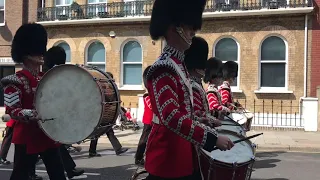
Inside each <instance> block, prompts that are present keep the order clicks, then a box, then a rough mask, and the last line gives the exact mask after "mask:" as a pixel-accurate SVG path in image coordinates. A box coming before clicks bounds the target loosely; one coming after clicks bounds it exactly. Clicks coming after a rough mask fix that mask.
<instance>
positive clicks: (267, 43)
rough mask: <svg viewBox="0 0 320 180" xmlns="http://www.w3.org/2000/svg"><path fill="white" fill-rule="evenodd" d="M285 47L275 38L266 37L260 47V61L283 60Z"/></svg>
mask: <svg viewBox="0 0 320 180" xmlns="http://www.w3.org/2000/svg"><path fill="white" fill-rule="evenodd" d="M285 59H286V45H285V44H284V41H283V40H282V39H281V38H279V37H276V36H271V37H268V38H267V39H266V40H264V41H263V43H262V45H261V60H285Z"/></svg>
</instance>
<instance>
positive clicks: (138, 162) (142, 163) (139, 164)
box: [134, 159, 144, 166]
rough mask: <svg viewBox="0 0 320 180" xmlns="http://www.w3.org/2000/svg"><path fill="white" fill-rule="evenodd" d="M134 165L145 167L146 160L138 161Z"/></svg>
mask: <svg viewBox="0 0 320 180" xmlns="http://www.w3.org/2000/svg"><path fill="white" fill-rule="evenodd" d="M134 163H135V164H136V165H138V166H144V159H141V160H138V159H136V160H135V161H134Z"/></svg>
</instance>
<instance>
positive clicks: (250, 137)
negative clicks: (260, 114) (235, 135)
mask: <svg viewBox="0 0 320 180" xmlns="http://www.w3.org/2000/svg"><path fill="white" fill-rule="evenodd" d="M262 134H263V133H260V134H255V135H252V136H248V137H246V138H243V139H239V140H236V141H233V144H237V143H240V142H242V141H246V140H249V139H252V138H255V137H258V136H261V135H262ZM217 149H219V148H218V147H215V148H214V149H213V151H214V150H217Z"/></svg>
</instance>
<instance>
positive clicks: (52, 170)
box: [10, 144, 66, 180]
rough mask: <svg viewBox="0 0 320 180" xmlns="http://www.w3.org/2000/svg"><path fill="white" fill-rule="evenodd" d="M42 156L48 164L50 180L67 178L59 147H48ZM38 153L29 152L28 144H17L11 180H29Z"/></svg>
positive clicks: (46, 164)
mask: <svg viewBox="0 0 320 180" xmlns="http://www.w3.org/2000/svg"><path fill="white" fill-rule="evenodd" d="M40 156H41V158H42V160H43V162H44V164H45V166H46V169H47V173H48V175H49V178H50V180H66V177H65V175H64V169H63V165H62V162H61V157H60V151H59V149H58V148H52V149H48V150H46V151H44V152H42V153H40ZM37 157H38V154H27V148H26V145H21V144H15V148H14V165H13V171H12V174H11V177H10V180H28V175H29V172H30V170H31V169H32V168H33V167H34V165H35V161H34V160H35V159H36V158H37Z"/></svg>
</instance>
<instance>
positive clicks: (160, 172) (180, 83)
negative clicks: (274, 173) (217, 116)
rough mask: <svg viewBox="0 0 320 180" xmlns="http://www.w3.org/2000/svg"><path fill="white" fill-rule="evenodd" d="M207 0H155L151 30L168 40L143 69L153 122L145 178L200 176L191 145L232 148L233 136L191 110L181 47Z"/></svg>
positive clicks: (193, 179)
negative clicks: (216, 127)
mask: <svg viewBox="0 0 320 180" xmlns="http://www.w3.org/2000/svg"><path fill="white" fill-rule="evenodd" d="M205 4H206V0H196V1H195V0H174V1H172V0H156V1H155V2H154V4H153V10H152V16H151V22H150V35H151V38H152V39H153V40H159V39H161V38H165V40H166V42H167V46H166V47H165V48H164V49H163V53H162V54H161V56H160V57H159V59H158V60H157V61H156V62H155V63H154V64H153V65H152V66H151V68H150V69H149V72H148V74H147V89H148V93H149V96H150V101H151V105H152V110H153V112H154V115H153V125H152V130H151V133H150V135H149V139H148V142H147V151H146V161H145V168H146V170H147V171H148V172H149V176H148V177H147V180H158V179H161V180H165V179H171V180H173V179H180V180H184V179H185V180H198V179H201V175H200V170H199V168H198V161H197V157H198V156H197V153H196V148H195V146H196V147H197V148H198V147H201V148H203V149H205V150H207V151H212V150H213V149H214V147H215V146H217V147H218V148H220V149H222V150H226V149H230V148H232V146H233V143H232V141H231V140H230V139H229V138H227V137H223V136H219V137H218V136H217V133H216V131H215V130H214V129H212V128H210V127H209V126H206V125H204V124H201V123H199V118H197V117H195V116H194V113H193V98H192V94H193V93H192V88H191V86H190V78H189V74H188V72H187V69H186V67H185V64H184V51H185V50H187V49H188V48H189V47H190V45H191V44H192V38H193V37H194V35H195V31H196V30H199V29H201V25H202V13H203V10H204V6H205Z"/></svg>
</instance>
